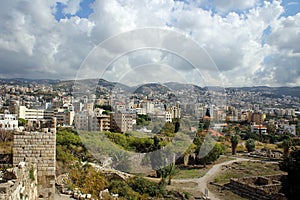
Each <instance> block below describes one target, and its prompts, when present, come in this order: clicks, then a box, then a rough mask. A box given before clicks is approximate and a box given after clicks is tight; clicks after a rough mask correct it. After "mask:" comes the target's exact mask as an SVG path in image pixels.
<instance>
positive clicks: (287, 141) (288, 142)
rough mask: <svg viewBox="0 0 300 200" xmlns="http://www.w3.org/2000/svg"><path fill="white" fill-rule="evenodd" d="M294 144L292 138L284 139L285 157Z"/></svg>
mask: <svg viewBox="0 0 300 200" xmlns="http://www.w3.org/2000/svg"><path fill="white" fill-rule="evenodd" d="M292 145H293V142H292V140H291V139H290V138H287V139H284V140H283V141H282V147H283V155H284V157H287V156H288V155H289V151H290V147H291V146H292Z"/></svg>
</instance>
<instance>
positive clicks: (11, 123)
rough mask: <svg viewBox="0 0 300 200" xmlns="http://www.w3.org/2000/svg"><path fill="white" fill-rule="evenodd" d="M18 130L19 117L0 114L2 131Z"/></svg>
mask: <svg viewBox="0 0 300 200" xmlns="http://www.w3.org/2000/svg"><path fill="white" fill-rule="evenodd" d="M16 128H18V118H17V115H13V114H0V129H3V130H14V129H16Z"/></svg>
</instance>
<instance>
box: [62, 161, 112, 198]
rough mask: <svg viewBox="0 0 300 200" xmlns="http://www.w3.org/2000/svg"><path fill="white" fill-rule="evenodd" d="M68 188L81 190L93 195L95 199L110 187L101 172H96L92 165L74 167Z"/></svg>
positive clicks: (71, 170)
mask: <svg viewBox="0 0 300 200" xmlns="http://www.w3.org/2000/svg"><path fill="white" fill-rule="evenodd" d="M69 179H70V181H69V182H68V186H69V187H70V188H71V189H74V188H79V190H80V191H82V192H84V193H86V194H92V196H93V197H94V198H96V197H98V196H99V192H100V191H102V190H104V189H105V188H107V187H108V182H107V180H106V178H105V177H104V175H103V174H102V173H101V172H100V171H96V170H95V168H94V167H92V166H91V165H88V164H86V165H83V166H82V165H80V164H79V163H77V164H75V165H73V166H72V167H71V169H70V171H69Z"/></svg>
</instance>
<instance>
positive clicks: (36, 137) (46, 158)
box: [13, 128, 56, 200]
mask: <svg viewBox="0 0 300 200" xmlns="http://www.w3.org/2000/svg"><path fill="white" fill-rule="evenodd" d="M55 144H56V129H55V128H45V129H43V132H16V133H15V134H14V145H13V165H17V164H19V163H20V162H32V163H36V165H37V185H38V199H39V200H53V199H54V194H55V152H56V147H55Z"/></svg>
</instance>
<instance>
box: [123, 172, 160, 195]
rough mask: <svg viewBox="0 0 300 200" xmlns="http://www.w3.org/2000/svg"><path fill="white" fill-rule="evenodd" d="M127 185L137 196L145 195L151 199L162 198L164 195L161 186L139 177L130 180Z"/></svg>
mask: <svg viewBox="0 0 300 200" xmlns="http://www.w3.org/2000/svg"><path fill="white" fill-rule="evenodd" d="M128 185H129V186H130V187H131V188H132V189H133V190H134V191H136V192H138V193H139V194H146V195H149V196H151V197H162V196H163V195H164V194H165V190H164V187H163V185H162V184H159V183H155V182H152V181H149V180H147V179H145V178H143V177H140V176H135V177H133V178H130V179H129V180H128Z"/></svg>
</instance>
